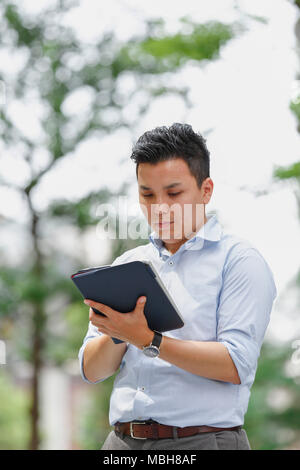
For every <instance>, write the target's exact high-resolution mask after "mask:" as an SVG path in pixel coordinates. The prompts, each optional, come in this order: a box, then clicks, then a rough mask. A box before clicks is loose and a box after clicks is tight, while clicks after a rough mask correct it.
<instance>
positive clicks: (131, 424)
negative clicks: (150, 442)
mask: <svg viewBox="0 0 300 470" xmlns="http://www.w3.org/2000/svg"><path fill="white" fill-rule="evenodd" d="M134 424H146V422H145V421H143V422H136V421H131V422H130V424H129V428H130V436H131V437H133V439H147V437H136V436H134V433H133V427H132V426H133V425H134Z"/></svg>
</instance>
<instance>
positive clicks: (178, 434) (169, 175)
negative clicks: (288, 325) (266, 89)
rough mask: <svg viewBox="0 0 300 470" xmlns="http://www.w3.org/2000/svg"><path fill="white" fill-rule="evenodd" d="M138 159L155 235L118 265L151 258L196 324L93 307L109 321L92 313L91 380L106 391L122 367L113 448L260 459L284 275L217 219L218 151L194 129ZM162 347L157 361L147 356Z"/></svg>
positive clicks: (88, 342) (138, 151)
mask: <svg viewBox="0 0 300 470" xmlns="http://www.w3.org/2000/svg"><path fill="white" fill-rule="evenodd" d="M131 158H132V159H133V160H134V162H135V163H136V174H137V181H138V187H139V202H140V204H141V207H142V210H143V212H144V214H145V216H146V217H147V221H148V223H149V225H150V226H151V227H152V228H153V231H152V233H151V234H150V236H149V243H147V244H145V245H143V246H139V247H137V248H134V249H131V250H128V251H126V252H125V253H123V254H122V255H121V256H119V257H118V258H116V260H115V261H114V263H113V265H115V264H119V263H126V262H129V261H134V260H145V259H147V260H150V261H151V262H152V263H153V264H154V266H155V268H156V269H157V270H158V272H159V274H160V276H161V278H162V280H163V281H164V283H165V285H166V287H167V289H168V290H169V292H170V294H171V296H172V297H173V299H174V301H175V303H176V304H177V306H178V308H179V311H180V312H181V314H182V316H183V318H184V322H185V324H184V327H183V328H181V329H178V330H173V331H170V332H165V333H164V334H159V333H157V332H154V331H151V330H150V329H149V327H148V324H147V321H146V318H145V316H144V313H143V310H144V305H145V304H144V303H140V302H139V301H140V300H143V298H142V297H141V298H139V299H137V304H136V307H135V309H134V311H132V312H129V313H127V314H126V315H121V314H120V313H119V312H117V311H115V310H113V309H111V308H110V307H109V306H105V305H103V304H99V303H96V302H92V301H91V302H89V303H88V302H87V300H85V302H86V303H87V304H88V305H89V306H90V307H95V308H99V310H101V311H102V312H103V313H105V314H106V315H107V318H105V317H100V316H99V315H96V314H94V312H93V310H92V308H90V310H89V320H90V321H89V327H88V332H87V334H86V336H85V338H84V341H83V345H82V347H81V349H80V351H79V360H80V366H81V374H82V377H83V379H84V380H85V381H86V382H88V383H99V382H101V381H103V380H105V379H106V378H108V377H110V376H111V375H113V374H114V373H115V372H116V371H117V370H118V368H119V367H120V370H119V372H118V374H117V376H116V378H115V382H114V387H113V391H112V395H111V400H110V411H109V420H110V424H111V425H112V426H114V430H113V431H111V432H110V433H109V435H108V436H107V438H106V440H105V442H104V445H103V446H102V449H105V450H106V449H111V450H113V449H115V450H117V449H120V450H121V449H128V450H129V449H164V450H167V449H181V450H190V449H191V450H196V449H216V450H218V449H236V450H239V449H245V450H247V449H250V445H249V442H248V439H247V435H246V432H245V430H244V429H243V423H244V414H245V412H246V410H247V407H248V401H249V396H250V388H251V386H252V383H253V381H254V377H255V373H256V368H257V359H258V357H259V354H260V348H261V345H262V342H263V338H264V334H265V331H266V328H267V326H268V323H269V318H270V313H271V310H272V305H273V301H274V299H275V297H276V294H277V292H276V286H275V283H274V279H273V275H272V272H271V270H270V268H269V266H268V264H267V263H266V261H265V260H264V258H263V256H262V255H261V254H260V253H259V251H258V250H257V249H256V248H255V247H253V246H252V245H251V244H250V243H249V242H248V241H246V240H244V239H241V238H239V237H237V236H234V235H232V234H228V233H225V232H224V231H223V230H222V227H221V225H220V224H219V222H218V220H217V217H216V215H214V214H205V205H206V204H208V203H209V201H210V198H211V196H212V192H213V181H212V180H211V178H210V175H209V163H210V161H209V152H208V150H207V148H206V144H205V139H203V137H202V136H201V135H200V134H198V133H195V132H194V131H193V129H192V128H191V126H189V125H187V124H178V123H175V124H173V125H172V126H170V127H169V128H167V127H165V126H163V127H158V128H156V129H154V130H152V131H149V132H146V133H145V134H143V135H142V136H141V137H140V138H139V140H138V141H137V143H136V145H135V146H134V148H133V153H132V155H131ZM132 282H134V279H133V280H132ZM146 301H147V300H146ZM161 314H162V315H163V312H161ZM111 337H115V338H119V339H121V340H123V341H124V342H123V343H120V344H115V343H114V342H113V341H112V339H111ZM152 342H153V344H154V345H155V346H156V351H157V357H149V356H147V354H146V353H147V349H145V348H147V347H148V346H149V345H151V343H152ZM154 349H155V348H154Z"/></svg>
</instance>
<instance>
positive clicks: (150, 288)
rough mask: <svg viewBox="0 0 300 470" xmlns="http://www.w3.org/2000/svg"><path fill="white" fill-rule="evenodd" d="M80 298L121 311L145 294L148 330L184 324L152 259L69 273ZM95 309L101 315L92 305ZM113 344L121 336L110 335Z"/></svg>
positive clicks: (128, 310) (171, 328)
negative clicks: (79, 293)
mask: <svg viewBox="0 0 300 470" xmlns="http://www.w3.org/2000/svg"><path fill="white" fill-rule="evenodd" d="M71 279H72V281H73V282H74V284H75V285H76V287H77V288H78V289H79V291H80V292H81V294H82V295H83V298H85V299H90V300H94V301H96V302H100V303H103V304H105V305H108V306H109V307H111V308H113V309H114V310H117V311H118V312H120V313H125V314H126V313H127V312H131V311H132V310H134V308H135V306H136V302H137V299H138V297H140V296H142V295H145V296H146V297H147V301H146V304H145V308H144V313H145V317H146V319H147V322H148V326H149V328H150V329H151V330H156V331H159V332H164V331H170V330H175V329H178V328H182V327H183V326H184V321H183V318H182V316H181V314H180V312H179V309H178V307H177V305H176V304H175V302H174V299H172V297H171V295H170V293H169V292H168V290H167V288H166V287H165V285H164V283H163V281H162V280H161V278H160V276H159V274H158V273H157V271H156V269H155V268H154V266H153V264H152V263H151V261H148V260H144V261H131V262H128V263H122V264H117V265H113V266H110V265H104V266H99V267H93V268H86V269H82V270H80V271H77V272H76V273H74V274H72V275H71ZM93 310H94V312H95V313H97V314H100V315H104V314H103V313H102V312H101V311H98V310H97V309H95V308H93ZM112 339H113V341H114V342H115V343H122V342H123V341H121V340H120V339H117V338H112Z"/></svg>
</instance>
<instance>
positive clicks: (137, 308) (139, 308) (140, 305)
mask: <svg viewBox="0 0 300 470" xmlns="http://www.w3.org/2000/svg"><path fill="white" fill-rule="evenodd" d="M146 301H147V298H146V297H145V296H142V297H139V298H138V299H137V302H136V306H135V311H137V312H144V307H145V303H146Z"/></svg>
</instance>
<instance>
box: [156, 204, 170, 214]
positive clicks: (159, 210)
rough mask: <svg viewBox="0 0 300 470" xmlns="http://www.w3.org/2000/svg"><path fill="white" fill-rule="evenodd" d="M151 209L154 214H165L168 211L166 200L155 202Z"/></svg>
mask: <svg viewBox="0 0 300 470" xmlns="http://www.w3.org/2000/svg"><path fill="white" fill-rule="evenodd" d="M153 210H154V212H155V214H167V213H168V212H169V205H168V204H167V203H166V202H156V203H155V204H154V207H153Z"/></svg>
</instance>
